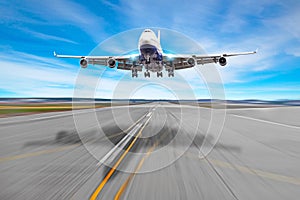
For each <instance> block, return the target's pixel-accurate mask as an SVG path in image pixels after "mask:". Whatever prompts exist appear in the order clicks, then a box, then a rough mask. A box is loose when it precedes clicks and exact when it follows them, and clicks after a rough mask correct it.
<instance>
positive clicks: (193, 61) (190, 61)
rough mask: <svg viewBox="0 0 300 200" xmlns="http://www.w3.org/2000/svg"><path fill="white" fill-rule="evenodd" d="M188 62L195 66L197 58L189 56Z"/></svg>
mask: <svg viewBox="0 0 300 200" xmlns="http://www.w3.org/2000/svg"><path fill="white" fill-rule="evenodd" d="M187 63H188V64H189V65H191V66H195V65H196V60H195V58H189V59H188V60H187Z"/></svg>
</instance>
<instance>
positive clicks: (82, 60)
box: [80, 58, 88, 68]
mask: <svg viewBox="0 0 300 200" xmlns="http://www.w3.org/2000/svg"><path fill="white" fill-rule="evenodd" d="M80 66H81V68H86V67H87V66H88V61H87V60H86V59H85V58H82V59H81V60H80Z"/></svg>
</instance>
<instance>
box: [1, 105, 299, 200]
mask: <svg viewBox="0 0 300 200" xmlns="http://www.w3.org/2000/svg"><path fill="white" fill-rule="evenodd" d="M223 113H225V112H224V110H222V109H209V108H200V107H195V106H181V107H180V106H179V105H176V104H170V103H151V104H141V105H134V106H129V107H127V106H120V107H113V108H102V109H97V110H95V111H94V110H78V111H76V112H75V113H74V115H73V113H72V112H61V113H58V112H57V113H45V114H38V115H30V116H22V117H11V118H5V119H0V134H1V139H0V149H1V151H0V179H1V184H0V199H14V200H17V199H295V200H296V199H299V196H300V107H296V106H295V107H273V108H271V107H270V108H251V109H249V108H245V109H227V110H226V116H224V117H225V118H224V119H225V121H224V124H223V123H222V119H223ZM212 119H213V123H211V122H212ZM218 122H219V123H218ZM223 125H224V126H223ZM216 127H222V128H223V129H222V132H221V135H220V136H219V135H218V134H217V133H215V132H217V130H218V129H217V128H216ZM214 131H215V132H214ZM76 132H78V133H79V135H78V134H77V133H76ZM207 133H208V134H207ZM80 138H81V139H80ZM214 143H216V144H215V145H214ZM210 147H211V148H212V151H209V149H210ZM206 152H207V153H208V155H203V154H206Z"/></svg>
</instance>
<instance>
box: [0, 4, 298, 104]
mask: <svg viewBox="0 0 300 200" xmlns="http://www.w3.org/2000/svg"><path fill="white" fill-rule="evenodd" d="M253 2H254V1H252V0H243V1H226V0H225V1H224V0H222V1H221V0H220V1H219V0H212V1H198V0H195V1H188V2H187V1H177V2H176V3H174V2H173V1H165V0H159V1H156V0H151V1H147V0H145V1H139V0H131V1H70V0H68V1H64V0H51V1H50V0H44V1H37V0H36V1H30V0H28V1H16V0H15V1H13V0H12V1H1V2H0V26H1V28H0V35H1V39H0V66H1V73H0V83H1V84H0V97H72V96H73V91H74V87H76V86H75V81H76V78H77V77H78V74H80V73H84V76H85V77H86V79H85V81H83V84H87V85H89V84H94V83H97V87H96V90H95V88H90V89H94V91H93V92H94V93H93V94H94V96H95V97H99V98H101V97H104V98H110V97H112V96H114V95H116V92H112V91H114V90H115V87H116V86H117V85H118V84H123V85H131V84H133V85H135V86H132V87H136V86H137V85H138V84H140V85H142V84H144V83H146V82H145V80H144V79H143V78H139V79H136V80H134V81H132V80H131V79H129V78H128V74H127V72H118V71H116V70H114V69H113V70H106V69H103V68H101V67H90V68H89V70H88V71H87V72H82V70H80V69H79V67H78V60H70V59H57V58H54V57H53V54H52V53H53V50H56V51H57V52H58V53H64V54H74V55H88V54H89V53H91V51H92V50H93V49H94V48H95V47H97V46H98V44H100V43H101V42H103V41H105V40H107V38H110V37H111V36H113V35H115V34H118V33H120V32H123V31H127V30H131V29H135V30H136V33H138V31H139V30H140V29H141V28H145V27H162V28H166V29H171V30H175V31H178V32H180V33H182V34H184V35H186V36H188V37H190V38H192V39H193V40H194V41H196V42H197V43H198V45H199V46H201V48H203V49H204V51H205V52H206V53H222V52H235V51H251V50H255V49H256V48H258V49H259V53H258V54H257V55H254V56H244V57H238V58H229V59H228V66H227V67H226V68H220V67H218V66H216V67H217V70H218V71H219V74H220V77H221V78H222V80H223V83H224V88H225V95H226V99H266V100H274V99H300V78H299V77H300V26H299V25H298V23H299V21H300V12H299V9H300V1H297V0H293V1H292V0H286V1H283V0H282V1H279V0H260V1H255V3H253ZM141 30H142V29H141ZM167 38H168V37H165V39H167ZM168 39H170V38H168ZM135 40H136V38H132V39H128V40H126V41H120V46H119V47H121V46H122V47H124V49H121V48H119V49H118V45H119V44H118V42H116V43H114V44H113V45H115V46H113V45H112V46H110V47H111V49H110V50H111V51H112V53H118V51H115V52H113V51H114V50H120V49H121V50H122V51H125V49H126V47H127V46H126V44H130V45H129V46H130V47H131V45H133V46H137V44H132V43H134V42H135ZM162 40H163V38H162ZM110 41H112V40H110ZM129 42H130V43H129ZM162 42H163V41H162ZM102 44H103V43H102ZM108 44H112V43H108ZM100 46H101V45H100ZM108 50H109V49H108ZM128 50H132V49H128ZM169 50H170V49H169ZM122 51H120V52H122ZM177 51H179V50H177ZM193 70H194V69H189V70H183V71H180V72H177V74H176V76H177V77H185V78H187V79H188V81H187V82H188V84H189V87H190V88H191V90H192V91H193V93H194V95H195V97H196V98H210V95H209V92H207V91H206V88H205V85H203V84H204V83H203V81H202V80H198V79H197V77H195V76H193V74H195V73H194V72H195V71H193ZM100 74H101V80H99V77H100V76H99V75H100ZM151 81H152V82H151V84H152V86H149V87H148V88H147V87H144V89H139V90H138V91H137V92H136V93H135V95H136V96H134V95H133V96H134V97H137V98H142V97H145V98H153V97H157V96H159V97H160V98H170V96H172V95H173V93H170V92H168V90H167V89H166V88H163V87H161V85H162V84H164V85H166V86H172V85H173V86H174V85H176V84H178V83H179V82H178V79H174V80H171V79H161V80H158V79H156V78H153V79H151ZM153 82H154V83H155V82H156V83H157V84H158V85H155V84H154V85H153ZM159 85H160V86H159ZM182 85H184V84H181V85H180V84H178V85H176V86H178V87H176V89H177V90H178V91H177V90H176V89H174V90H175V91H173V92H175V93H178V94H179V93H180V95H183V96H182V97H186V96H184V91H186V90H185V88H184V86H182ZM128 88H129V89H130V88H131V86H129V87H128ZM145 88H146V89H145ZM127 92H128V91H127ZM153 94H155V96H154V95H153ZM131 95H132V94H131ZM180 95H179V96H180ZM117 96H118V97H122V95H121V94H119V93H118V94H117ZM125 96H126V95H125ZM186 98H187V97H186Z"/></svg>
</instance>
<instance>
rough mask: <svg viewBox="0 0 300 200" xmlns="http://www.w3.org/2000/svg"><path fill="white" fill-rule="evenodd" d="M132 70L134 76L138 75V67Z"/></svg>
mask: <svg viewBox="0 0 300 200" xmlns="http://www.w3.org/2000/svg"><path fill="white" fill-rule="evenodd" d="M131 71H132V74H131V76H132V78H134V77H138V74H137V69H132V70H131Z"/></svg>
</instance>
